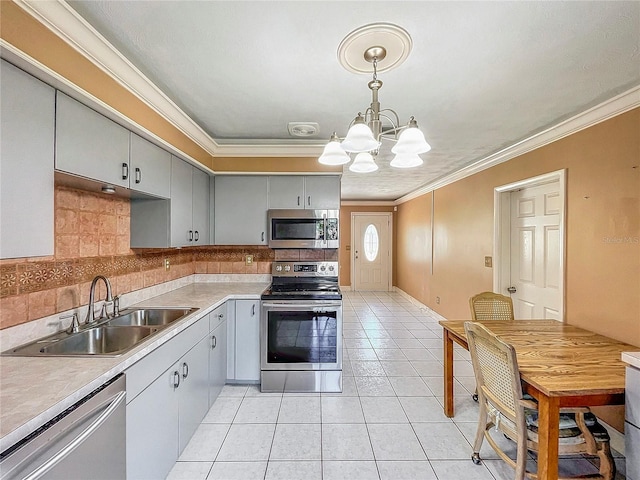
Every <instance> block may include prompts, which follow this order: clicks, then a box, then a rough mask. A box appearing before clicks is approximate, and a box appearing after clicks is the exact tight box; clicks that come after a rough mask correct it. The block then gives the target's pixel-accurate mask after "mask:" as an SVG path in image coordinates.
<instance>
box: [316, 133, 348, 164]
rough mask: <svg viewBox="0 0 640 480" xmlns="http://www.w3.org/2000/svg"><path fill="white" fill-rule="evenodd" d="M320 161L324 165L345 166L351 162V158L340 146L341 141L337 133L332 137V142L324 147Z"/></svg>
mask: <svg viewBox="0 0 640 480" xmlns="http://www.w3.org/2000/svg"><path fill="white" fill-rule="evenodd" d="M318 161H319V162H320V163H322V164H323V165H344V164H345V163H349V162H350V161H351V157H350V156H349V155H347V152H345V151H344V149H343V148H342V147H341V146H340V139H339V138H338V135H337V134H336V133H335V132H333V135H331V140H330V141H329V143H327V145H326V146H325V147H324V150H323V152H322V155H320V158H318Z"/></svg>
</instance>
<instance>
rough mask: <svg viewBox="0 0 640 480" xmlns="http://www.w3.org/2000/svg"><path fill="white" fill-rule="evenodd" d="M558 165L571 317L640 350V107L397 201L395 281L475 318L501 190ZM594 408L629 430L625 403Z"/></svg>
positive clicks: (441, 308) (488, 286)
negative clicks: (473, 306) (496, 193)
mask: <svg viewBox="0 0 640 480" xmlns="http://www.w3.org/2000/svg"><path fill="white" fill-rule="evenodd" d="M560 169H566V171H567V200H566V201H567V217H566V222H567V223H566V236H567V238H566V243H567V247H566V250H567V263H566V284H565V285H566V304H565V305H566V321H567V322H568V323H570V324H572V325H576V326H579V327H583V328H586V329H589V330H592V331H595V332H597V333H600V334H603V335H606V336H609V337H612V338H615V339H617V340H620V341H623V342H626V343H630V344H632V345H636V346H640V109H635V110H632V111H630V112H627V113H625V114H623V115H619V116H617V117H615V118H612V119H610V120H608V121H606V122H603V123H600V124H598V125H595V126H593V127H591V128H588V129H586V130H583V131H581V132H578V133H576V134H574V135H571V136H569V137H566V138H564V139H561V140H558V141H556V142H554V143H552V144H550V145H547V146H544V147H541V148H539V149H537V150H534V151H532V152H529V153H527V154H525V155H521V156H519V157H517V158H514V159H513V160H510V161H508V162H506V163H503V164H501V165H497V166H495V167H493V168H490V169H487V170H485V171H483V172H480V173H478V174H476V175H473V176H471V177H468V178H465V179H463V180H460V181H458V182H455V183H453V184H451V185H447V186H446V187H443V188H440V189H438V190H436V191H434V192H432V193H428V194H426V195H423V196H421V197H418V198H416V199H413V200H410V201H408V202H406V203H403V204H401V205H399V206H398V215H397V224H398V228H397V232H398V233H397V238H398V242H397V244H396V245H397V249H396V269H397V279H396V286H397V287H399V288H400V289H402V290H404V291H405V292H407V293H409V294H410V295H412V296H413V297H415V298H416V299H418V300H419V301H420V302H422V303H424V304H425V305H427V306H429V307H430V308H432V309H433V310H435V311H436V312H438V313H439V314H441V315H442V316H444V317H446V318H449V319H454V318H455V319H469V318H470V314H469V306H468V298H469V297H470V296H471V295H473V294H474V293H477V292H481V291H483V290H492V287H493V272H492V269H491V268H487V267H485V266H484V256H485V255H493V253H492V250H493V190H494V188H495V187H498V186H500V185H506V184H509V183H512V182H516V181H518V180H523V179H526V178H530V177H534V176H537V175H541V174H544V173H548V172H552V171H556V170H560ZM432 195H433V201H434V222H433V223H434V225H433V239H434V240H433V274H431V273H430V270H429V266H430V265H429V260H430V244H429V239H430V236H431V215H430V213H431V208H430V207H431V205H430V202H431V197H432ZM416 270H419V273H417V272H416ZM436 297H440V300H441V302H440V304H437V303H436ZM595 410H597V412H596V413H597V414H598V415H599V416H601V417H602V418H603V419H604V420H605V421H606V422H608V423H609V424H610V425H612V426H614V427H615V428H618V429H619V430H621V431H622V430H623V425H624V424H623V418H624V417H623V408H621V407H620V408H618V407H611V408H607V409H595Z"/></svg>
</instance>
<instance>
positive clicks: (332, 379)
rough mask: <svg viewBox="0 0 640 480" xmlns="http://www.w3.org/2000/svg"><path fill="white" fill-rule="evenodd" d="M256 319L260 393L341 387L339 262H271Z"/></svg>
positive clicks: (339, 389) (332, 390) (318, 390)
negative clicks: (266, 287) (268, 282)
mask: <svg viewBox="0 0 640 480" xmlns="http://www.w3.org/2000/svg"><path fill="white" fill-rule="evenodd" d="M261 319H262V320H261V324H260V367H261V390H262V391H263V392H341V391H342V294H341V293H340V288H339V286H338V262H304V261H302V262H274V264H273V268H272V283H271V286H270V287H269V288H268V289H267V290H266V291H265V292H264V293H263V294H262V316H261Z"/></svg>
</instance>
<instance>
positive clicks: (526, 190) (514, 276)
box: [493, 170, 566, 321]
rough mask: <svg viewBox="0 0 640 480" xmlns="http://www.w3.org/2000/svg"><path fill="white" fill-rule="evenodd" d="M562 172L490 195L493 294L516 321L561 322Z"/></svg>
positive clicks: (563, 307) (542, 176)
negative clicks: (507, 304)
mask: <svg viewBox="0 0 640 480" xmlns="http://www.w3.org/2000/svg"><path fill="white" fill-rule="evenodd" d="M565 209H566V171H565V170H558V171H555V172H551V173H548V174H545V175H540V176H537V177H533V178H529V179H526V180H522V181H519V182H515V183H510V184H508V185H502V186H500V187H497V188H495V189H494V242H493V251H494V256H495V258H494V265H493V266H494V269H493V290H494V291H495V292H497V293H501V294H503V295H510V296H511V298H512V300H513V307H514V313H515V317H516V318H518V319H554V320H558V321H564V316H565V263H566V246H565V238H566V236H565V232H566V226H565V221H566V211H565Z"/></svg>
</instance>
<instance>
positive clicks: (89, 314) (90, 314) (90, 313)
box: [84, 275, 113, 325]
mask: <svg viewBox="0 0 640 480" xmlns="http://www.w3.org/2000/svg"><path fill="white" fill-rule="evenodd" d="M98 280H102V281H104V284H105V285H106V287H107V297H106V298H105V299H104V301H105V302H107V303H112V302H113V296H112V295H111V283H109V279H108V278H107V277H104V276H102V275H98V276H97V277H96V278H94V279H93V281H92V282H91V290H89V311H88V312H87V318H86V319H85V321H84V323H85V324H87V325H90V324H92V323H95V321H96V318H95V312H94V311H93V302H94V297H95V295H96V283H98ZM104 313H106V315H107V318H108V317H109V313H107V312H106V309H105V306H104V305H103V306H102V312H101V313H100V318H102V315H103V314H104Z"/></svg>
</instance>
